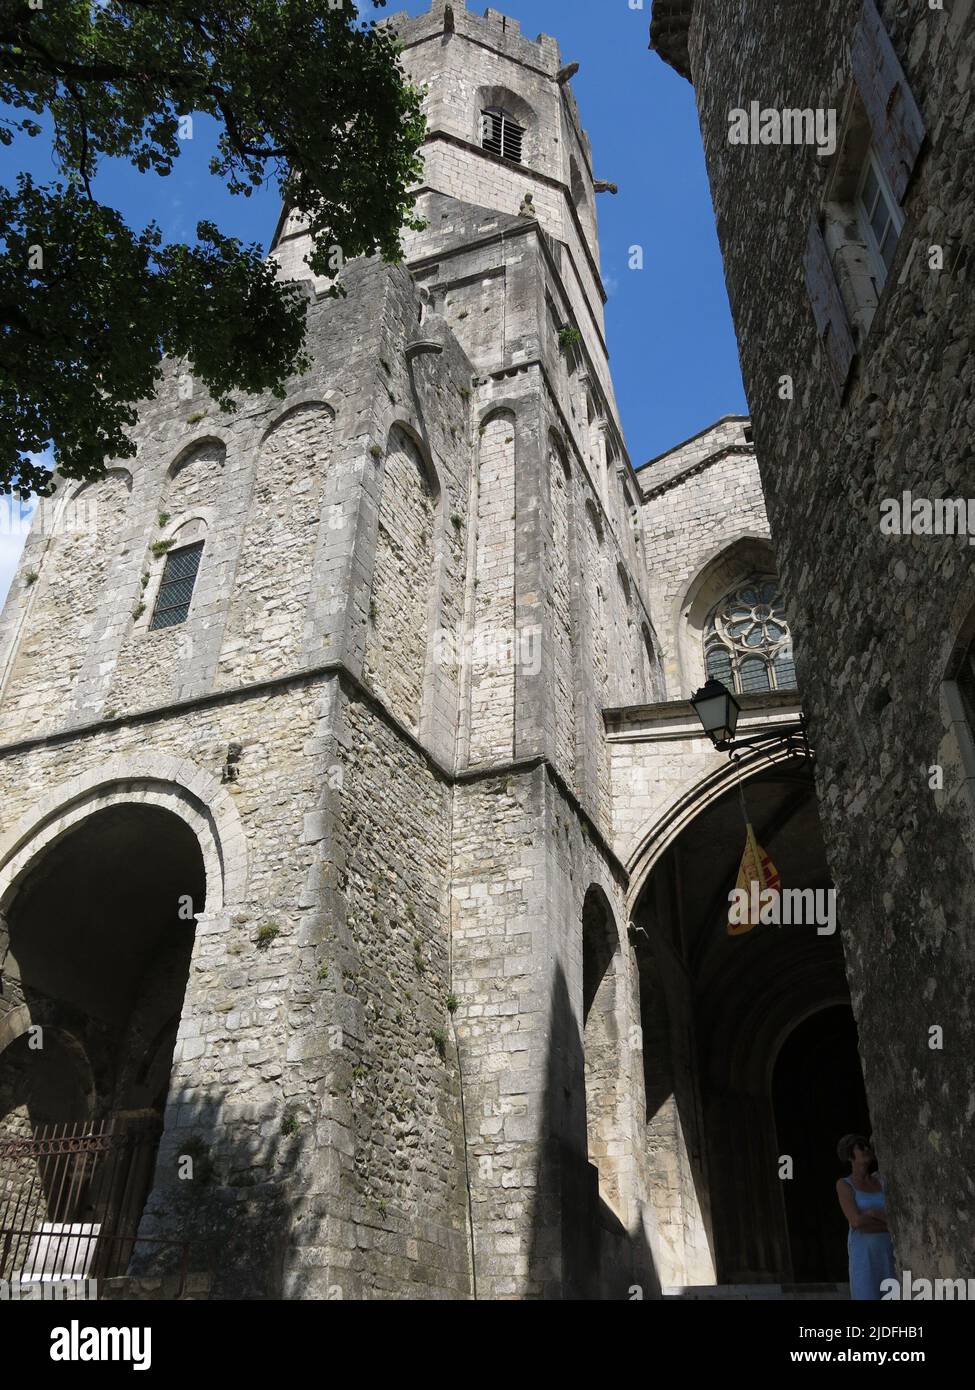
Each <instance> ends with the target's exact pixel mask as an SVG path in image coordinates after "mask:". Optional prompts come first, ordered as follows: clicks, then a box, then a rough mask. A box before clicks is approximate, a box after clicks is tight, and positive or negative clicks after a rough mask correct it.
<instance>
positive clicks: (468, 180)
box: [0, 0, 870, 1299]
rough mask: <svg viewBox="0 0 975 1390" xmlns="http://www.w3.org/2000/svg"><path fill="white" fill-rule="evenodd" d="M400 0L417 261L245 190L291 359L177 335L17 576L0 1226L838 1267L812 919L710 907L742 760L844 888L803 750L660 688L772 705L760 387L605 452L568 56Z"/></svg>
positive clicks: (330, 1255)
mask: <svg viewBox="0 0 975 1390" xmlns="http://www.w3.org/2000/svg"><path fill="white" fill-rule="evenodd" d="M385 22H386V23H390V24H392V25H394V26H395V28H396V29H397V31H398V32H399V35H400V38H401V40H402V43H403V53H402V62H403V65H404V68H405V69H406V71H407V73H408V75H409V76H410V77H411V79H412V80H413V81H414V82H416V83H417V84H418V85H421V86H423V87H425V89H426V92H427V96H426V115H427V121H428V135H427V140H426V145H425V176H424V178H425V181H424V183H423V186H422V187H421V188H419V189H418V190H417V210H418V213H419V214H420V215H421V216H422V218H423V219H425V223H426V226H425V230H423V231H422V232H411V233H409V234H408V236H407V239H406V242H405V249H406V257H405V260H404V262H403V264H401V265H398V266H390V265H386V264H384V263H382V262H381V261H379V260H361V261H353V262H349V263H348V264H347V265H346V266H345V267H344V269H343V270H342V272H341V280H342V284H343V286H344V288H345V290H346V296H345V297H344V298H342V299H339V300H334V299H331V298H329V297H327V296H325V295H324V294H323V293H322V290H323V288H324V286H323V285H320V284H316V283H314V282H313V280H312V279H310V278H309V271H308V269H307V266H306V265H305V262H304V258H305V255H306V254H307V250H308V243H307V239H306V237H305V235H304V233H303V231H302V228H301V226H300V225H296V224H295V223H294V222H293V220H292V219H289V218H288V217H287V216H282V219H281V222H280V224H279V226H278V229H277V232H276V235H275V239H274V244H273V248H272V255H273V256H274V257H275V258H276V259H277V262H278V263H279V265H280V271H281V274H282V275H283V276H286V277H289V278H296V279H299V280H303V281H304V282H305V288H306V291H307V296H308V306H309V307H308V314H309V337H308V346H309V351H310V354H311V356H312V359H313V365H312V367H311V369H310V370H309V372H308V373H307V375H306V376H304V377H302V378H301V379H300V380H295V381H293V383H292V385H291V388H290V391H289V395H288V398H287V400H286V401H284V402H281V401H278V400H272V399H271V398H270V397H267V398H251V399H249V400H248V401H247V402H246V403H244V404H243V405H242V406H241V408H240V410H239V413H238V414H236V415H235V416H227V415H223V414H221V413H220V412H219V410H217V409H216V408H215V406H214V405H213V403H212V402H211V401H209V400H208V399H207V398H206V397H205V395H204V394H203V393H201V391H200V390H199V388H196V387H194V383H193V381H192V378H191V377H190V376H189V375H188V374H187V373H186V372H184V371H181V370H178V369H177V368H176V367H175V366H174V367H172V368H171V369H170V370H169V371H168V373H167V376H166V379H165V381H164V383H163V385H162V386H161V388H160V391H159V394H158V397H157V399H155V400H154V401H152V402H151V403H149V404H147V405H146V406H145V408H144V409H143V410H142V411H141V414H140V420H139V424H138V427H137V438H138V441H139V451H138V457H137V459H136V460H134V461H132V463H131V466H126V467H122V466H112V467H111V468H110V469H109V472H108V475H107V476H106V477H105V478H104V480H102V481H99V482H97V483H93V484H88V485H85V486H82V487H78V486H77V485H74V484H72V485H65V486H62V487H61V488H60V489H59V490H58V494H57V497H58V500H57V502H56V503H54V502H52V503H45V504H44V505H43V506H42V507H41V508H40V509H39V513H38V517H37V519H36V521H35V524H34V526H33V529H32V532H31V535H30V536H29V538H28V541H27V544H26V547H25V551H24V555H23V558H22V561H21V565H20V568H19V571H18V574H17V576H16V578H15V580H14V583H13V586H12V589H11V593H10V596H9V599H8V602H7V604H6V607H5V609H4V612H3V618H2V624H0V785H2V803H0V962H2V976H0V1237H2V1239H0V1253H2V1258H3V1261H4V1264H3V1267H2V1268H0V1276H2V1277H4V1278H10V1277H11V1276H12V1275H13V1274H16V1273H18V1272H22V1271H23V1270H25V1269H26V1268H27V1267H28V1266H29V1265H31V1264H32V1263H33V1264H34V1265H37V1264H38V1262H39V1263H40V1264H41V1265H42V1266H44V1267H46V1268H50V1267H52V1266H51V1262H52V1261H54V1262H56V1260H57V1259H58V1258H60V1259H61V1265H60V1266H59V1268H60V1269H61V1271H62V1273H64V1272H67V1273H68V1274H70V1275H71V1276H72V1277H80V1276H82V1275H84V1276H86V1277H95V1278H97V1279H98V1281H99V1284H100V1290H101V1295H100V1296H102V1297H122V1298H132V1297H155V1296H159V1295H160V1294H162V1295H168V1296H174V1295H177V1296H192V1297H213V1298H220V1297H246V1298H291V1299H295V1298H309V1299H319V1298H336V1299H337V1298H344V1299H358V1298H421V1299H427V1298H470V1297H477V1298H482V1299H500V1298H531V1299H537V1298H583V1299H613V1298H620V1299H622V1298H628V1297H632V1296H634V1295H633V1292H632V1290H633V1288H634V1286H638V1287H639V1290H640V1293H641V1295H642V1296H643V1297H646V1298H654V1297H660V1296H664V1297H671V1298H680V1297H685V1298H686V1297H704V1296H718V1295H720V1294H721V1293H722V1292H723V1293H724V1294H725V1295H727V1296H744V1295H745V1293H747V1292H748V1291H749V1290H750V1289H753V1286H761V1288H762V1289H764V1290H766V1292H767V1294H768V1295H769V1296H778V1297H798V1296H816V1297H829V1296H833V1297H836V1296H839V1294H838V1291H837V1285H838V1284H841V1283H842V1281H843V1280H844V1279H845V1277H846V1249H845V1224H844V1222H843V1218H842V1215H841V1213H840V1212H839V1210H838V1207H837V1204H836V1200H835V1193H834V1191H833V1184H834V1182H835V1179H836V1177H837V1176H838V1173H839V1169H838V1168H837V1166H836V1158H835V1143H836V1138H837V1136H838V1135H840V1134H842V1133H844V1132H847V1131H851V1130H856V1129H860V1130H863V1131H864V1132H865V1133H869V1132H870V1131H869V1128H868V1126H869V1125H870V1115H869V1111H868V1098H867V1093H866V1092H865V1089H864V1083H863V1077H862V1074H861V1069H860V1063H859V1058H858V1050H857V1033H856V1026H855V1023H854V1019H853V1013H852V1010H851V1002H850V994H849V989H848V986H847V980H846V974H845V970H844V960H843V947H842V944H841V943H842V936H843V922H842V920H841V921H840V923H839V928H838V930H837V931H836V932H835V933H833V934H826V933H820V932H818V931H817V930H815V929H813V928H809V927H803V926H793V927H776V926H757V927H756V928H755V929H754V930H753V931H751V932H748V933H747V934H744V935H741V936H731V935H730V934H729V932H728V930H727V902H728V892H729V889H731V888H732V887H733V886H734V883H735V879H736V875H737V872H738V866H739V863H740V861H741V856H742V851H743V847H744V841H745V824H744V817H743V802H744V806H745V809H746V813H747V816H748V820H749V822H750V823H751V824H752V825H753V826H754V829H755V833H756V835H757V837H758V839H759V840H760V842H761V843H762V845H763V846H764V847H765V848H766V849H767V851H768V853H769V854H770V856H771V857H772V859H773V860H774V862H775V865H776V867H777V869H778V871H779V873H780V874H781V877H782V880H783V882H784V883H787V884H789V885H794V886H797V887H802V888H813V889H817V888H818V889H823V888H828V887H829V886H830V877H829V872H828V869H827V866H826V859H825V854H824V850H823V843H822V838H821V834H820V829H819V820H818V814H817V808H816V800H815V794H814V789H813V780H812V765H811V758H810V757H809V756H808V753H807V752H806V751H803V750H802V749H800V748H798V747H797V745H796V744H795V742H794V741H789V740H787V739H785V738H782V739H781V741H779V742H776V741H775V739H774V738H773V739H772V740H771V741H770V743H769V744H768V745H767V747H766V749H765V751H764V752H762V751H758V750H749V751H748V752H747V753H746V754H744V755H743V756H742V757H741V759H740V760H739V761H738V763H737V766H736V765H735V764H733V763H732V762H731V761H730V760H729V759H728V757H727V756H726V754H724V753H721V752H717V751H715V749H714V748H713V746H712V744H711V742H710V741H709V739H708V738H707V737H706V736H705V734H704V731H703V729H702V727H701V724H700V723H699V721H698V720H697V718H696V716H695V714H694V711H693V709H692V707H691V705H690V704H689V702H688V701H689V697H690V696H691V695H692V694H693V693H694V692H695V691H696V690H697V689H698V688H699V687H700V686H702V685H703V684H704V682H705V680H706V679H707V677H708V676H716V677H719V678H720V679H721V680H722V681H724V682H725V683H726V685H727V686H728V687H729V689H732V690H734V692H735V693H736V696H737V699H738V701H739V703H740V705H741V707H742V715H741V724H740V732H745V733H749V732H752V733H754V732H760V731H764V732H770V733H771V734H773V735H774V733H775V727H776V725H778V724H782V725H787V724H789V723H790V722H795V720H796V719H797V717H798V714H799V710H800V692H799V691H798V690H797V688H796V677H795V668H794V666H793V662H792V643H791V633H790V629H789V621H788V604H787V600H786V599H785V598H784V597H783V594H782V592H781V590H780V586H779V581H778V577H777V567H776V560H775V555H774V553H773V550H772V547H771V543H770V540H769V529H768V524H767V520H766V514H765V505H764V501H763V496H762V490H761V486H760V481H759V474H758V469H757V465H756V460H755V456H754V452H753V447H752V443H751V428H750V425H749V421H748V420H747V419H742V418H739V417H727V418H724V419H722V420H720V421H718V422H717V423H716V424H713V425H711V426H710V427H709V428H706V429H704V430H703V431H702V432H701V433H700V434H698V435H697V436H696V437H694V438H693V439H691V440H689V441H687V442H685V443H682V444H681V445H679V447H676V448H675V449H673V450H672V451H671V452H669V453H668V454H666V455H664V456H662V457H660V458H657V459H654V460H652V461H650V462H649V463H644V464H642V466H634V463H633V461H632V460H631V459H630V457H629V455H628V453H627V448H626V443H625V441H624V438H623V434H622V430H621V427H620V421H619V413H618V410H617V406H616V401H615V398H614V393H613V380H612V374H611V370H610V363H609V354H608V349H607V343H606V337H605V327H604V304H605V300H606V294H605V290H604V288H603V283H602V280H601V277H600V247H599V241H598V236H597V219H596V203H597V197H598V196H599V194H600V193H604V192H605V191H606V186H605V184H601V182H600V178H599V175H600V172H601V171H600V168H599V154H598V152H594V151H593V150H592V149H591V147H590V143H589V140H588V138H587V136H586V134H585V131H584V129H583V127H582V124H581V118H580V113H579V111H578V109H577V106H576V102H575V99H574V97H573V95H572V90H571V86H570V79H571V72H572V70H573V69H571V68H570V67H568V66H566V65H565V63H564V60H563V56H562V55H561V54H560V52H559V48H558V45H557V43H556V41H555V40H554V39H553V38H550V37H548V36H546V35H541V36H539V37H538V38H531V37H529V36H527V35H524V34H522V33H521V32H520V27H519V24H518V23H517V21H516V20H514V19H512V18H509V17H506V16H504V15H502V14H500V13H498V12H497V11H495V10H492V9H489V10H487V12H486V13H485V14H484V15H483V16H482V15H475V14H474V13H473V12H471V11H468V10H467V9H466V7H465V5H464V3H463V0H453V3H445V0H433V3H432V7H431V9H430V10H429V12H428V13H425V14H424V15H422V16H421V17H419V18H416V19H410V18H408V17H406V16H404V15H394V16H392V17H391V18H390V19H389V20H387V21H385ZM567 56H571V55H567ZM823 1074H827V1075H829V1077H830V1085H829V1088H828V1089H827V1088H824V1087H823V1086H822V1085H821V1084H820V1078H821V1077H822V1075H823ZM783 1155H788V1156H790V1157H791V1159H792V1161H793V1168H794V1175H793V1177H792V1178H791V1179H790V1181H783V1180H782V1176H781V1166H782V1165H781V1158H782V1156H783ZM65 1172H67V1173H68V1179H67V1180H65V1178H64V1173H65ZM65 1231H67V1232H69V1233H70V1234H71V1245H70V1249H69V1250H67V1252H65V1251H64V1250H62V1251H61V1254H60V1256H58V1241H57V1240H56V1239H55V1235H56V1234H57V1233H58V1232H60V1233H61V1235H63V1233H64V1232H65ZM61 1243H62V1245H63V1244H64V1242H63V1241H62V1242H61ZM45 1262H47V1264H46V1265H45Z"/></svg>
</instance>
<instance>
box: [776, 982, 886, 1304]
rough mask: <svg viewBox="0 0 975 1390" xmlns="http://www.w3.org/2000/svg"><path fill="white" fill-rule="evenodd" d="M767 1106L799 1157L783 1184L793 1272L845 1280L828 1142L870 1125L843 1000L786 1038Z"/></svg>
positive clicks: (784, 1149) (787, 1146)
mask: <svg viewBox="0 0 975 1390" xmlns="http://www.w3.org/2000/svg"><path fill="white" fill-rule="evenodd" d="M772 1108H773V1111H774V1114H775V1128H776V1133H777V1135H778V1150H779V1153H781V1154H794V1155H796V1156H797V1157H798V1158H799V1162H798V1164H797V1165H796V1168H795V1171H794V1174H793V1177H792V1179H791V1180H790V1181H789V1182H785V1183H783V1196H784V1197H785V1212H786V1222H787V1225H788V1230H789V1248H790V1252H791V1255H792V1272H793V1276H794V1278H795V1279H796V1280H797V1281H798V1282H799V1283H806V1282H809V1281H812V1280H817V1279H831V1280H834V1279H835V1280H837V1281H841V1280H844V1279H846V1277H847V1253H846V1233H847V1224H846V1220H845V1218H844V1216H843V1213H842V1212H841V1210H840V1206H839V1203H838V1202H837V1200H836V1193H835V1191H834V1184H835V1182H836V1177H837V1174H838V1172H839V1167H838V1164H837V1159H836V1153H835V1150H834V1146H833V1145H831V1144H829V1143H828V1142H825V1141H828V1139H829V1138H830V1137H831V1136H835V1137H836V1138H839V1136H840V1135H841V1134H853V1133H859V1134H867V1135H869V1133H870V1130H871V1125H870V1113H869V1110H868V1108H867V1097H866V1092H865V1091H864V1087H863V1075H862V1073H861V1071H860V1059H859V1056H858V1053H857V1027H856V1022H855V1020H854V1017H853V1010H852V1009H851V1008H850V1007H849V1006H848V1005H845V1004H836V1005H833V1006H832V1007H831V1008H826V1009H820V1010H819V1011H818V1012H816V1013H814V1014H812V1015H811V1016H810V1017H809V1018H807V1019H804V1020H803V1022H802V1023H799V1024H797V1025H796V1027H795V1028H794V1029H793V1030H792V1032H791V1033H790V1034H789V1036H788V1037H787V1038H786V1040H785V1042H784V1043H783V1044H782V1047H781V1048H780V1050H779V1055H778V1057H777V1058H776V1059H775V1065H774V1069H773V1072H772Z"/></svg>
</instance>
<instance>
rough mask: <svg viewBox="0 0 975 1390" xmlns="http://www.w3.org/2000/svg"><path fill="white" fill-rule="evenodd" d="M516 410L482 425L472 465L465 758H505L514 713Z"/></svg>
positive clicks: (509, 748) (510, 750)
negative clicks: (474, 514) (472, 542)
mask: <svg viewBox="0 0 975 1390" xmlns="http://www.w3.org/2000/svg"><path fill="white" fill-rule="evenodd" d="M515 429H516V424H515V417H514V415H513V414H512V413H511V412H510V411H501V412H499V413H498V414H497V415H493V416H492V417H491V418H490V419H489V420H488V421H487V423H486V424H485V425H484V426H483V427H482V430H481V438H480V447H479V450H478V471H477V538H476V542H475V544H476V559H475V565H474V595H473V605H474V630H473V649H472V652H471V677H470V690H471V716H470V718H471V740H470V756H469V761H470V763H471V765H472V766H473V765H475V764H477V763H483V762H491V761H498V760H501V759H504V758H511V756H512V754H513V739H514V718H515V667H516V661H517V659H518V658H517V651H516V649H514V647H513V646H512V647H511V648H509V645H508V644H509V643H511V644H513V643H514V642H515V516H514V510H515Z"/></svg>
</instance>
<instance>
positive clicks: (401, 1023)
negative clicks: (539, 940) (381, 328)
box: [325, 699, 470, 1298]
mask: <svg viewBox="0 0 975 1390" xmlns="http://www.w3.org/2000/svg"><path fill="white" fill-rule="evenodd" d="M339 727H340V733H339V745H340V760H341V766H342V768H343V770H344V778H343V780H342V784H341V788H340V791H339V794H338V798H337V800H338V804H339V807H340V811H339V822H340V823H339V824H338V825H337V827H336V845H335V863H334V872H335V884H334V886H335V902H336V904H337V905H338V904H340V906H339V909H338V910H339V917H340V920H336V921H333V922H331V923H330V924H329V925H328V928H327V941H328V948H327V956H328V965H327V978H326V986H325V987H326V988H327V990H328V991H329V992H330V993H331V994H332V996H333V1001H334V1004H333V1009H332V1017H334V1018H335V1019H342V1020H343V1022H342V1023H341V1025H340V1029H339V1036H338V1038H337V1039H336V1040H335V1044H336V1047H335V1050H336V1060H337V1066H336V1068H335V1070H334V1071H333V1073H332V1075H333V1086H332V1091H333V1094H332V1096H331V1098H330V1104H331V1106H332V1108H333V1113H335V1114H336V1115H340V1116H341V1117H342V1118H343V1120H344V1124H343V1128H344V1131H345V1134H346V1136H347V1137H346V1139H345V1140H343V1141H342V1142H341V1143H340V1144H339V1146H338V1149H339V1152H340V1154H341V1155H342V1158H341V1178H340V1183H339V1186H338V1192H337V1194H332V1195H330V1197H329V1199H328V1212H329V1218H330V1219H329V1222H328V1224H327V1227H326V1237H325V1239H326V1242H327V1244H328V1246H329V1250H328V1252H327V1253H328V1257H329V1259H330V1262H331V1266H332V1269H333V1274H334V1277H335V1280H336V1281H337V1282H338V1283H339V1285H340V1286H341V1287H342V1288H343V1293H344V1296H345V1297H366V1298H382V1297H391V1296H392V1297H403V1296H408V1297H414V1298H416V1297H463V1296H466V1295H467V1294H468V1293H469V1291H470V1255H469V1249H468V1215H467V1193H466V1177H465V1174H466V1163H465V1152H464V1134H463V1128H462V1117H461V1100H460V1075H459V1072H458V1067H457V1057H456V1051H455V1048H454V1046H453V1043H452V1041H451V1040H450V1038H449V1026H450V1025H449V1020H450V1014H449V1010H448V997H449V994H450V989H451V984H450V956H449V924H448V909H447V895H448V878H449V872H450V855H451V843H450V839H451V825H450V802H451V792H450V788H449V786H448V785H447V783H446V782H445V780H444V779H443V777H442V776H440V775H438V774H437V773H435V772H434V771H433V770H432V769H431V767H430V766H429V764H428V763H427V762H426V760H425V759H424V757H423V756H422V755H421V754H420V753H419V751H418V750H417V749H416V748H414V747H412V746H411V745H410V744H409V743H408V742H407V741H406V740H404V738H403V737H402V734H401V733H400V732H399V731H398V730H397V729H396V728H395V727H393V726H391V724H390V722H389V720H388V719H385V718H383V717H381V716H380V715H379V713H378V712H377V711H376V710H375V709H373V708H372V707H370V705H367V704H364V703H362V702H360V701H358V700H355V699H348V700H344V701H343V702H342V711H341V721H340V726H339ZM339 1271H341V1272H339Z"/></svg>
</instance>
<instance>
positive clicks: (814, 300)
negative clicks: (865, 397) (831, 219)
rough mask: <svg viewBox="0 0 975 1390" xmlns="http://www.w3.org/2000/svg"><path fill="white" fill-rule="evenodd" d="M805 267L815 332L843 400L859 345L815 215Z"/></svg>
mask: <svg viewBox="0 0 975 1390" xmlns="http://www.w3.org/2000/svg"><path fill="white" fill-rule="evenodd" d="M805 271H806V292H807V293H808V295H809V299H810V302H811V304H812V310H813V316H814V317H815V320H816V332H817V333H818V334H819V338H820V341H821V342H822V344H823V350H824V351H825V353H826V359H827V361H828V362H829V370H830V375H831V376H832V378H833V385H834V386H835V387H836V394H837V396H838V397H839V398H840V399H841V400H842V397H843V391H844V388H845V387H846V382H847V378H848V377H849V375H850V367H851V365H852V362H853V358H854V355H855V353H856V348H855V347H854V344H853V334H852V333H851V331H850V321H849V319H848V318H847V316H846V307H845V305H844V304H843V299H842V296H841V295H840V289H839V286H838V285H837V283H836V276H835V275H834V274H833V267H832V266H831V265H830V263H829V252H828V251H827V250H826V243H825V241H824V240H823V234H822V232H821V231H820V230H819V219H818V218H817V217H816V216H814V217H813V220H812V222H811V224H810V227H809V239H808V241H807V243H806V257H805Z"/></svg>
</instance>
